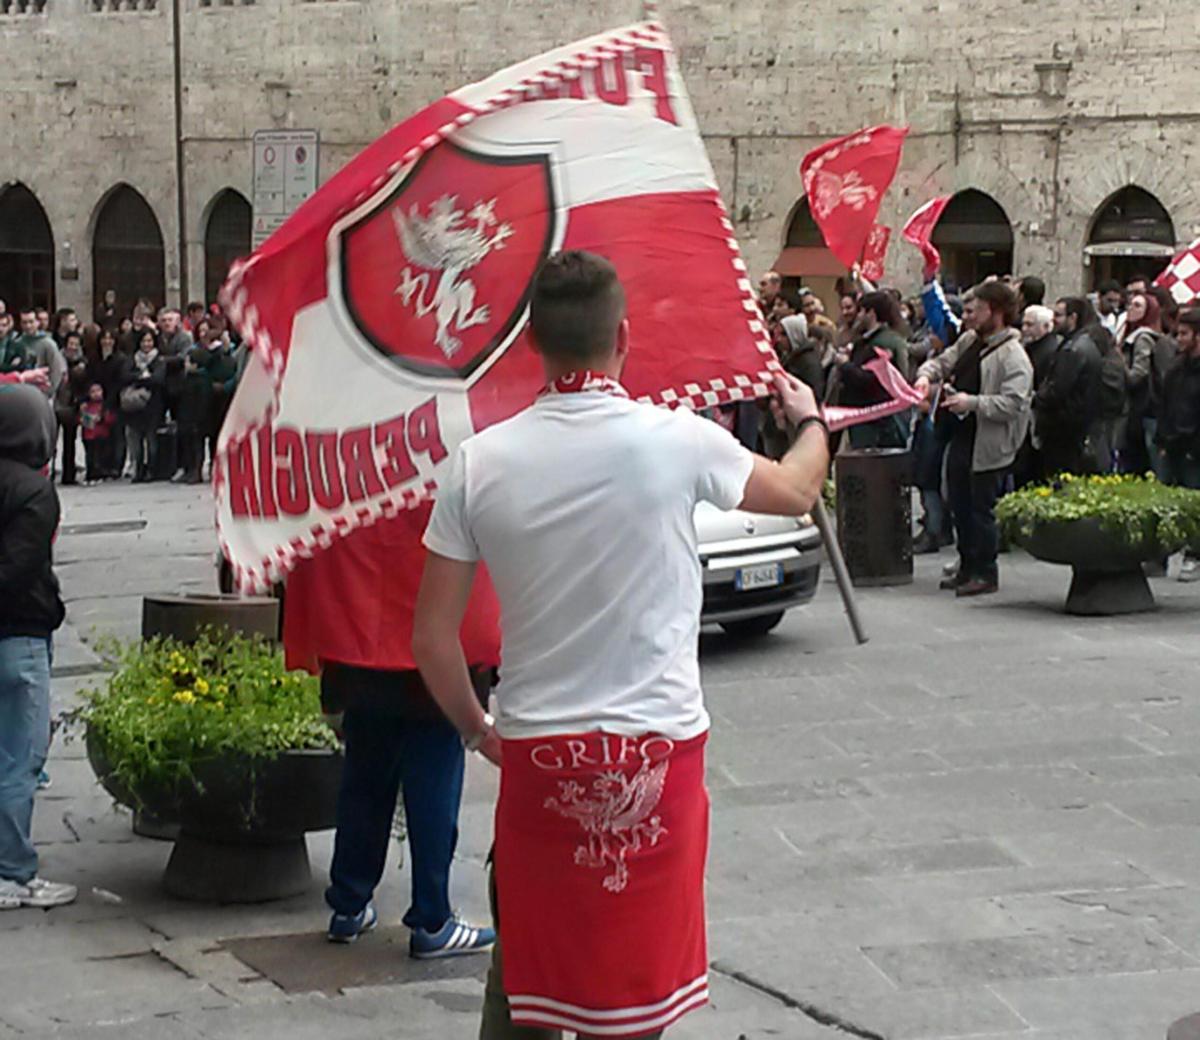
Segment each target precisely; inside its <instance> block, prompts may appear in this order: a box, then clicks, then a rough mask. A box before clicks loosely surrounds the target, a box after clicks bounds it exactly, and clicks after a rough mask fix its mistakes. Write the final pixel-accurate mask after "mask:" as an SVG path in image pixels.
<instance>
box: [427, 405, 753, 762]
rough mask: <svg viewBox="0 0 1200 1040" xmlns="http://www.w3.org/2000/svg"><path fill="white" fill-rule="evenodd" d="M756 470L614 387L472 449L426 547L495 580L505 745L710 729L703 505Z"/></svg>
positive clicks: (527, 417)
mask: <svg viewBox="0 0 1200 1040" xmlns="http://www.w3.org/2000/svg"><path fill="white" fill-rule="evenodd" d="M753 465H754V457H753V455H752V454H751V453H750V452H748V451H747V450H746V449H745V448H743V447H742V446H741V444H739V443H738V442H737V441H736V440H734V438H733V437H731V436H730V435H729V434H728V433H727V432H726V431H725V430H723V429H721V427H719V426H718V425H717V424H716V423H712V422H709V421H707V420H705V419H701V418H698V417H697V416H695V415H693V414H692V413H691V412H689V411H686V410H684V409H679V410H677V411H674V412H670V411H667V410H665V409H663V408H656V407H654V406H652V405H648V404H639V403H636V402H634V401H631V400H629V399H627V398H624V397H620V396H615V395H613V394H610V393H605V392H603V391H585V392H583V393H569V394H548V395H545V396H543V397H540V398H539V399H538V400H537V402H536V403H535V404H534V405H532V406H531V407H529V408H528V409H526V410H525V411H523V412H521V413H520V414H519V415H516V416H514V417H513V418H512V419H509V420H508V421H507V422H503V423H499V424H497V425H496V426H493V427H490V428H489V429H486V430H484V431H483V432H482V433H479V434H477V435H476V436H474V437H471V438H470V439H469V440H467V441H465V442H464V443H463V444H462V445H461V446H460V448H459V449H458V452H457V454H456V456H455V458H454V460H453V464H452V467H451V469H450V473H449V476H448V477H447V478H446V479H445V481H444V482H443V483H442V485H441V487H440V488H439V491H438V499H437V503H436V505H435V506H434V510H433V515H432V517H431V518H430V521H429V527H428V529H427V530H426V532H425V545H426V546H427V547H428V548H429V549H431V550H432V551H433V552H436V553H438V554H440V555H442V556H446V557H449V558H451V559H455V560H464V561H467V560H470V561H473V560H483V561H485V562H486V564H487V567H488V570H489V572H490V573H491V577H492V581H493V583H494V584H495V587H496V592H497V595H498V596H499V599H500V607H501V629H502V631H503V665H502V668H501V681H500V686H499V687H498V689H497V692H496V705H497V715H496V724H497V729H498V730H499V732H500V735H501V736H503V737H506V738H509V739H519V738H525V737H540V736H546V735H549V734H556V733H582V732H589V731H593V730H603V731H605V732H609V733H616V734H622V735H628V736H633V735H637V734H642V733H662V734H663V735H665V736H668V737H671V738H672V739H675V740H686V739H688V738H690V737H694V736H696V735H698V734H700V733H702V732H704V731H705V730H707V729H708V725H709V719H708V713H707V712H706V711H705V709H704V701H703V696H702V694H701V692H700V667H699V662H698V660H697V652H698V649H699V647H698V644H699V629H700V607H701V601H702V598H703V588H702V577H701V570H700V559H699V556H698V554H697V544H696V529H695V526H694V524H693V522H692V511H693V509H694V508H695V505H696V503H697V502H698V501H700V500H702V499H703V500H705V501H708V502H712V503H713V504H714V505H716V506H717V507H719V508H721V509H732V508H733V507H735V506H736V505H738V503H739V502H741V500H742V498H743V495H744V491H745V487H746V481H747V480H748V479H749V477H750V471H751V469H752V468H753Z"/></svg>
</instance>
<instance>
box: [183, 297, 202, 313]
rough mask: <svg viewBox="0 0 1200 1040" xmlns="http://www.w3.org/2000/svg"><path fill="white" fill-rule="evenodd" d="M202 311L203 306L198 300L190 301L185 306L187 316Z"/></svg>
mask: <svg viewBox="0 0 1200 1040" xmlns="http://www.w3.org/2000/svg"><path fill="white" fill-rule="evenodd" d="M202 310H204V304H202V303H201V302H200V301H199V300H192V302H191V303H189V304H188V305H187V312H188V314H191V313H192V311H202Z"/></svg>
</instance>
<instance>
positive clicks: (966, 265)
mask: <svg viewBox="0 0 1200 1040" xmlns="http://www.w3.org/2000/svg"><path fill="white" fill-rule="evenodd" d="M932 240H933V244H934V245H935V246H937V248H938V250H939V251H940V252H941V254H942V272H943V276H944V278H945V280H946V281H947V282H948V283H951V284H953V285H955V286H957V287H959V288H962V287H965V286H969V285H976V284H978V283H979V282H981V281H983V279H984V278H986V277H987V276H988V275H993V274H997V275H1004V274H1012V270H1013V227H1012V222H1011V221H1010V220H1009V219H1008V213H1007V212H1006V211H1005V209H1004V207H1003V206H1001V205H1000V203H999V202H997V201H996V200H995V199H994V198H993V197H992V196H991V195H989V194H988V193H987V192H985V191H980V190H979V189H978V188H965V189H963V190H962V191H959V192H956V193H955V194H954V195H953V196H952V197H951V199H950V202H949V204H948V205H947V206H946V209H945V210H944V211H943V213H942V215H941V217H940V218H939V220H938V222H937V224H936V225H935V226H934V229H933V236H932Z"/></svg>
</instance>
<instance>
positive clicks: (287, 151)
mask: <svg viewBox="0 0 1200 1040" xmlns="http://www.w3.org/2000/svg"><path fill="white" fill-rule="evenodd" d="M253 141H254V143H253V149H254V187H253V197H252V205H253V207H254V220H253V223H252V224H251V234H250V245H251V247H252V248H254V249H257V248H258V247H259V246H261V245H262V244H263V243H264V242H265V241H266V240H267V239H268V238H270V237H271V235H272V234H274V233H275V231H276V230H277V229H278V228H279V227H280V225H282V224H283V222H284V221H285V220H287V218H288V217H290V216H291V215H292V212H293V211H294V210H295V209H296V208H297V207H298V206H299V205H300V203H302V202H303V201H304V200H305V199H307V198H308V197H309V196H310V195H311V194H312V193H313V192H314V191H316V190H317V171H318V168H319V165H320V164H319V158H320V143H319V139H318V136H317V131H316V130H256V131H255V132H254V138H253Z"/></svg>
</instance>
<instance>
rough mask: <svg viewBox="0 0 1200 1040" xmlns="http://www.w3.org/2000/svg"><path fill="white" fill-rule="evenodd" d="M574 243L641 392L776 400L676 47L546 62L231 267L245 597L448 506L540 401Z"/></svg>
mask: <svg viewBox="0 0 1200 1040" xmlns="http://www.w3.org/2000/svg"><path fill="white" fill-rule="evenodd" d="M562 249H586V250H591V251H594V252H597V253H600V254H602V255H604V256H606V257H608V258H609V259H610V260H611V261H612V262H613V263H614V264H615V265H616V267H617V270H618V272H619V273H620V276H621V279H622V281H623V283H624V286H625V291H626V295H627V298H628V303H629V320H630V326H631V346H632V349H631V354H630V358H629V362H628V364H627V367H626V371H625V377H624V379H625V384H626V386H627V388H628V389H629V391H630V392H631V393H632V394H633V395H634V396H635V397H639V398H642V399H645V400H649V401H653V402H656V403H661V404H666V405H685V406H688V407H697V408H699V407H707V406H712V405H717V404H724V403H727V402H729V401H737V400H745V399H749V398H752V397H755V396H757V395H761V394H764V393H766V392H767V391H768V387H769V384H770V379H771V372H772V371H774V370H776V369H777V367H778V365H777V362H776V361H775V356H774V352H773V351H772V350H771V346H770V343H769V341H768V339H767V337H766V330H765V328H764V326H763V323H762V320H761V315H760V312H759V309H758V305H757V303H756V301H755V298H754V295H753V289H752V286H751V284H750V282H749V280H748V279H747V277H746V268H745V264H744V263H743V262H742V260H741V258H740V256H739V253H738V247H737V243H736V241H735V240H734V237H733V228H732V226H731V224H730V222H729V219H728V216H727V214H726V211H725V208H724V206H723V204H722V202H721V197H720V194H719V193H718V190H717V184H716V179H715V177H714V175H713V171H712V168H711V166H710V164H709V161H708V157H707V155H706V154H705V151H704V146H703V144H702V142H701V140H700V134H699V130H698V127H697V124H696V119H695V116H694V115H693V113H692V108H691V105H690V103H689V101H688V98H687V95H686V92H685V89H684V85H683V81H682V79H681V77H680V74H679V70H678V67H677V65H676V61H675V56H674V52H673V51H672V48H671V44H670V41H669V40H668V38H667V36H666V34H665V32H664V31H663V30H662V28H661V27H660V26H659V25H657V24H655V23H653V22H646V23H640V24H636V25H632V26H628V27H626V28H623V29H619V30H617V31H615V32H610V33H605V34H603V35H599V36H594V37H592V38H590V39H587V40H583V41H582V42H580V43H576V44H572V45H570V46H567V47H562V48H560V49H558V50H554V51H551V52H549V53H547V54H543V55H541V56H540V57H537V58H534V59H532V60H530V61H526V62H524V63H522V64H520V65H515V66H513V67H511V68H508V69H505V70H504V71H502V72H499V73H497V74H496V75H494V76H492V77H490V78H489V79H486V80H484V81H482V82H480V83H476V84H473V85H471V86H468V87H464V88H463V89H461V90H458V91H455V92H454V93H453V94H450V95H449V96H448V97H445V98H443V99H442V100H441V101H438V102H435V103H434V104H432V105H430V106H429V107H428V108H426V109H425V110H424V111H422V112H420V113H418V114H417V115H415V116H413V117H412V118H411V119H409V120H407V121H406V122H404V123H402V124H400V125H399V126H397V127H395V128H394V129H393V130H391V131H390V132H389V133H387V134H386V135H385V136H384V137H382V138H381V139H380V140H378V141H376V142H375V143H374V144H373V145H371V146H370V147H369V148H368V149H366V151H364V152H363V153H362V154H361V155H359V156H358V157H357V158H356V159H354V160H353V161H352V162H351V163H350V164H349V165H348V166H346V167H345V168H344V169H343V170H342V171H341V172H339V173H338V174H337V175H336V176H335V177H333V178H332V179H331V180H330V181H329V182H328V183H327V184H326V185H325V186H324V187H322V188H321V190H320V191H318V192H317V193H316V194H315V195H313V197H312V198H310V199H309V200H308V201H307V202H306V203H305V204H304V205H303V206H302V207H301V208H300V209H299V210H298V211H297V212H296V213H295V214H294V215H293V216H292V218H291V219H290V220H289V221H288V222H287V223H286V224H285V225H284V226H283V227H282V228H281V229H280V230H279V231H278V232H277V233H276V234H275V235H273V236H272V237H271V239H269V240H268V241H267V242H266V243H265V244H264V245H263V247H262V248H261V249H260V250H259V251H258V252H257V253H255V254H254V255H253V256H251V257H250V258H249V259H248V260H246V261H244V262H241V263H239V264H237V265H235V267H234V269H233V271H232V272H231V274H230V276H229V280H228V282H227V284H226V286H225V289H224V290H223V296H222V298H223V300H224V301H225V304H226V307H227V309H228V311H229V313H230V315H231V317H232V318H233V320H234V322H236V324H237V326H238V327H239V328H240V329H241V330H242V332H243V334H244V336H245V337H246V339H247V340H248V341H249V343H250V345H251V346H252V348H253V350H252V356H251V360H250V362H249V365H248V367H247V371H246V373H245V375H244V377H243V380H242V383H241V385H240V386H239V389H238V393H237V395H236V396H235V398H234V401H233V405H232V407H231V410H230V414H229V417H228V419H227V421H226V423H225V426H224V429H223V430H222V432H221V439H220V444H219V449H218V458H217V465H216V466H215V471H216V475H215V478H214V483H215V489H216V493H217V524H218V529H219V535H220V540H221V544H222V547H223V549H224V551H225V553H226V555H227V556H228V557H229V559H230V561H231V562H232V563H233V566H234V571H235V574H236V576H237V579H238V583H239V585H240V586H241V587H242V588H261V587H262V586H264V585H265V584H267V583H268V582H271V581H273V580H276V579H278V578H279V577H281V576H282V575H283V574H284V573H285V572H286V571H287V570H288V569H290V567H291V566H292V565H293V564H294V563H295V561H296V560H297V559H298V558H301V557H306V556H311V555H312V554H313V553H314V552H316V551H318V550H319V549H320V548H322V547H324V546H327V545H329V544H330V542H331V540H332V539H334V538H337V537H339V536H341V535H343V534H345V533H347V532H349V531H351V530H353V529H354V528H356V527H359V526H361V525H364V524H370V523H372V522H374V521H375V520H376V519H377V518H379V517H381V516H389V515H393V514H394V513H395V512H396V511H397V510H399V509H403V508H406V507H410V506H412V505H414V504H416V503H417V502H419V501H421V500H423V499H425V498H428V497H430V496H431V495H433V494H434V493H435V491H436V489H437V484H438V477H439V474H440V472H441V470H442V467H443V466H444V465H445V464H446V463H447V460H448V459H449V458H450V456H451V453H452V452H453V450H454V448H455V447H456V445H457V444H458V443H459V442H460V441H462V440H463V439H464V438H466V437H469V436H470V435H471V434H472V433H474V432H475V431H477V430H479V429H482V428H483V427H485V426H488V425H490V424H492V423H495V422H498V421H500V420H503V419H505V418H508V417H509V416H511V415H513V414H514V413H516V412H518V411H520V410H521V409H522V408H524V407H525V406H527V405H528V404H529V403H530V402H531V401H532V400H533V399H534V397H535V395H536V393H537V391H538V390H539V389H540V387H541V382H542V377H541V367H540V364H539V362H538V360H537V358H536V357H535V355H534V354H533V353H532V351H531V350H529V349H528V346H527V344H526V343H525V342H523V336H522V333H523V330H524V327H525V324H526V319H527V315H528V301H529V293H530V287H531V283H532V279H533V276H534V273H535V271H536V270H537V268H538V265H539V264H540V263H541V262H542V260H543V259H544V258H545V257H546V256H547V255H548V254H550V253H552V252H555V251H557V250H562Z"/></svg>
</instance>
